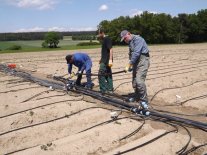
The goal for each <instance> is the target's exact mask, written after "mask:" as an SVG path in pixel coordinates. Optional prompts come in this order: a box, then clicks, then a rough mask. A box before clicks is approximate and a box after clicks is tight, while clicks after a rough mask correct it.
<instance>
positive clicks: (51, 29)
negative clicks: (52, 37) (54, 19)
mask: <svg viewBox="0 0 207 155" xmlns="http://www.w3.org/2000/svg"><path fill="white" fill-rule="evenodd" d="M47 31H66V28H64V27H56V26H55V27H50V28H48V30H47Z"/></svg>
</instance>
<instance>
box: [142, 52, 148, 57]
mask: <svg viewBox="0 0 207 155" xmlns="http://www.w3.org/2000/svg"><path fill="white" fill-rule="evenodd" d="M141 55H144V56H146V57H149V56H150V55H149V52H147V53H141Z"/></svg>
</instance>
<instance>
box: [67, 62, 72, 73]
mask: <svg viewBox="0 0 207 155" xmlns="http://www.w3.org/2000/svg"><path fill="white" fill-rule="evenodd" d="M72 67H73V65H72V64H68V74H71V72H72Z"/></svg>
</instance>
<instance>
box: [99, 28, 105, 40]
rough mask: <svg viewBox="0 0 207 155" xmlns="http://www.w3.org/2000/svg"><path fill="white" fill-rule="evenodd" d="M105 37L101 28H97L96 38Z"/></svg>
mask: <svg viewBox="0 0 207 155" xmlns="http://www.w3.org/2000/svg"><path fill="white" fill-rule="evenodd" d="M104 37H105V33H104V30H103V29H99V30H98V38H99V39H103V38H104Z"/></svg>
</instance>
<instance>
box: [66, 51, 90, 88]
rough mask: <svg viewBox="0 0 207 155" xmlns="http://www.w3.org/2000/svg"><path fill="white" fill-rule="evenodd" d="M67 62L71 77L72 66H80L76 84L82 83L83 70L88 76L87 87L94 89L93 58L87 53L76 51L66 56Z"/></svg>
mask: <svg viewBox="0 0 207 155" xmlns="http://www.w3.org/2000/svg"><path fill="white" fill-rule="evenodd" d="M65 59H66V61H67V64H68V74H69V78H71V77H72V75H71V72H72V66H73V65H75V66H76V67H78V72H77V76H78V77H77V80H76V85H81V79H82V74H83V71H84V70H85V71H86V78H87V83H86V86H85V87H86V88H88V89H92V81H91V67H92V61H91V58H90V57H89V56H88V55H87V54H85V53H75V54H71V55H67V56H66V57H65Z"/></svg>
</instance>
